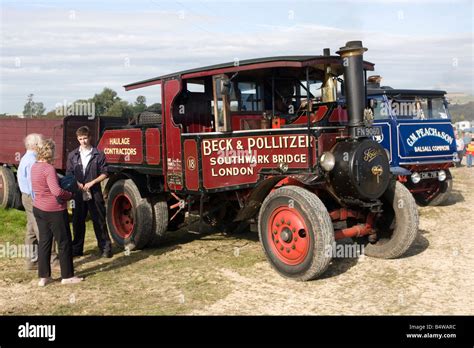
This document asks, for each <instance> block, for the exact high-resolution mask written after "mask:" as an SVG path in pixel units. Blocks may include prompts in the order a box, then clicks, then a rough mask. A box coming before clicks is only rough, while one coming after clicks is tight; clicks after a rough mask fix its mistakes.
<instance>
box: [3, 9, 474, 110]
mask: <svg viewBox="0 0 474 348" xmlns="http://www.w3.org/2000/svg"><path fill="white" fill-rule="evenodd" d="M0 4H1V5H0V20H1V22H0V113H8V114H21V113H22V111H23V107H24V104H25V102H26V98H27V95H28V94H30V93H33V94H34V100H35V101H36V102H43V103H44V105H45V107H46V109H47V111H50V110H53V109H54V108H55V106H56V105H57V104H58V103H59V104H64V103H71V102H73V101H75V100H77V99H87V98H90V97H92V96H93V95H94V94H95V93H99V92H100V91H101V90H102V89H103V88H104V87H110V88H112V89H114V90H115V91H117V93H118V94H119V96H120V97H121V98H122V99H124V100H128V101H130V102H133V101H135V99H136V97H137V96H138V95H144V96H146V98H147V104H152V103H154V102H159V101H160V95H159V94H160V92H159V87H157V86H154V87H148V88H145V89H139V90H135V91H130V92H125V90H124V88H123V87H122V86H123V85H125V84H128V83H131V82H135V81H140V80H144V79H148V78H152V77H155V76H160V75H163V74H168V73H172V72H175V71H180V70H185V69H190V68H196V67H200V66H206V65H211V64H217V63H223V62H232V61H234V60H235V59H248V58H257V57H267V56H280V55H292V54H298V55H300V54H301V55H308V54H309V55H312V54H314V55H318V54H322V50H323V48H325V47H329V48H331V52H335V51H336V50H337V49H338V48H339V47H341V46H344V44H345V42H346V41H350V40H362V41H363V44H364V46H365V47H367V48H368V51H367V52H366V54H365V56H364V58H365V60H368V61H371V62H373V63H375V72H374V73H376V74H379V75H381V76H383V81H382V84H384V85H390V86H392V87H395V88H420V89H421V88H423V89H443V90H446V91H448V92H449V93H466V94H474V86H473V79H474V76H473V75H474V73H473V71H474V45H473V29H474V28H473V26H474V24H473V23H474V8H473V1H472V0H365V1H362V0H361V1H350V0H330V1H329V0H328V1H324V0H321V1H319V0H318V1H314V0H313V1H303V0H296V1H279V0H277V1H263V0H239V1H236V0H195V1H191V0H179V1H176V0H163V1H158V0H137V1H130V0H127V1H125V0H115V1H112V0H110V1H106V0H94V1H92V0H83V1H74V0H72V1H55V0H50V1H46V0H39V1H31V0H30V1H22V0H14V1H13V0H0Z"/></svg>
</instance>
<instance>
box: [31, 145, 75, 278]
mask: <svg viewBox="0 0 474 348" xmlns="http://www.w3.org/2000/svg"><path fill="white" fill-rule="evenodd" d="M54 152H55V144H54V141H53V140H52V139H47V140H44V142H43V143H42V145H41V146H40V147H39V148H38V151H37V155H36V163H35V164H33V166H32V167H31V184H32V189H33V192H34V200H33V214H34V216H35V219H36V222H37V224H38V231H39V244H38V248H39V250H38V275H39V278H40V280H39V282H38V285H39V286H45V285H46V284H48V283H50V282H51V281H52V279H51V266H50V263H49V259H50V257H51V247H52V242H53V236H54V238H55V239H56V241H57V243H58V254H59V265H60V266H61V278H62V281H61V283H62V284H73V283H78V282H80V281H82V280H83V279H82V278H79V277H75V276H74V266H73V262H72V239H71V230H70V228H69V219H68V212H67V206H66V202H67V201H68V200H69V199H71V197H72V193H70V192H68V191H65V190H63V189H62V188H61V187H60V186H59V180H58V175H57V174H56V170H55V169H54V167H53V166H52V165H51V163H52V162H53V159H54Z"/></svg>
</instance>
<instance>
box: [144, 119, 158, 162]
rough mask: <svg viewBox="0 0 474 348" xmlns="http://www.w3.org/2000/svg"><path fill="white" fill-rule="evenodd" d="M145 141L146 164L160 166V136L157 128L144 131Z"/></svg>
mask: <svg viewBox="0 0 474 348" xmlns="http://www.w3.org/2000/svg"><path fill="white" fill-rule="evenodd" d="M145 141H146V162H147V163H148V164H153V165H158V164H160V157H161V153H160V146H161V136H160V130H159V129H158V128H148V129H147V130H146V131H145Z"/></svg>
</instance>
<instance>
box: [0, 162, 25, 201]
mask: <svg viewBox="0 0 474 348" xmlns="http://www.w3.org/2000/svg"><path fill="white" fill-rule="evenodd" d="M18 202H21V193H20V190H19V189H18V185H17V183H16V180H15V174H13V172H12V170H11V169H10V168H8V167H4V166H0V207H1V208H17V206H18V204H19V203H18ZM20 205H21V204H20Z"/></svg>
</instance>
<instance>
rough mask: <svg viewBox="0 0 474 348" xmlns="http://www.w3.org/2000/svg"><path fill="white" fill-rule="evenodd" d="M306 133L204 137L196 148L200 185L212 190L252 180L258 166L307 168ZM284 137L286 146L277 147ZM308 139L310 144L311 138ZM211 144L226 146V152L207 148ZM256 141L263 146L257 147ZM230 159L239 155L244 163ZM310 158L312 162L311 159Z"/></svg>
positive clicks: (249, 182) (266, 167)
mask: <svg viewBox="0 0 474 348" xmlns="http://www.w3.org/2000/svg"><path fill="white" fill-rule="evenodd" d="M307 136H308V135H307V134H304V133H303V134H285V133H282V134H278V135H254V136H247V137H230V136H229V137H223V138H204V139H203V140H202V145H201V149H200V150H201V154H202V172H203V185H204V188H206V189H214V188H220V187H229V186H235V185H243V184H253V183H256V182H257V181H258V179H259V177H260V171H261V170H262V169H272V170H276V171H278V170H279V163H281V162H283V163H287V164H288V168H289V169H304V168H308V166H309V156H308V147H307ZM285 137H286V139H287V144H286V145H287V147H284V146H283V147H281V148H280V147H279V146H280V145H284V144H283V143H280V139H281V141H282V142H283V139H284V138H285ZM312 140H313V141H312V143H314V138H312ZM212 144H222V146H230V151H224V150H222V149H221V148H218V147H216V148H214V149H211V147H212ZM258 144H259V145H261V146H263V147H262V148H259V147H258ZM267 146H272V147H273V148H268V147H267ZM275 146H276V147H275ZM239 147H240V148H239ZM277 147H278V148H277ZM313 148H314V147H313ZM313 151H314V150H313ZM232 158H234V159H235V158H238V159H241V158H243V159H244V163H238V162H237V161H236V162H235V163H229V162H225V161H226V160H229V159H232ZM249 159H252V160H253V159H256V160H257V162H258V163H255V161H253V162H252V161H251V160H250V161H249ZM259 159H260V161H259ZM313 161H314V163H316V159H315V158H314V159H313Z"/></svg>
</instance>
